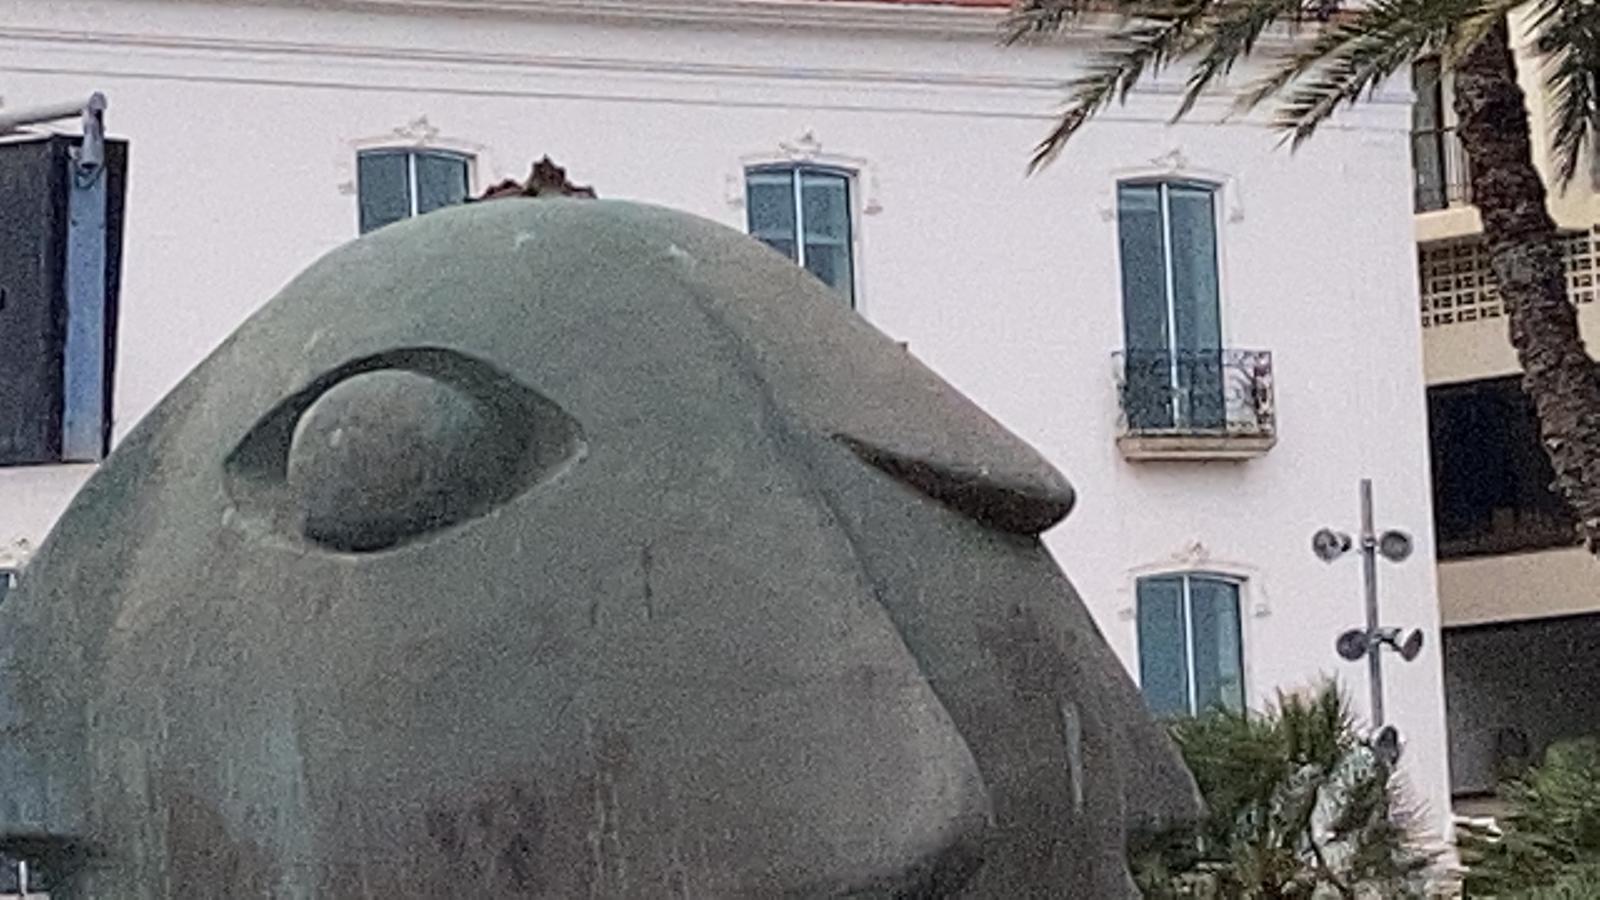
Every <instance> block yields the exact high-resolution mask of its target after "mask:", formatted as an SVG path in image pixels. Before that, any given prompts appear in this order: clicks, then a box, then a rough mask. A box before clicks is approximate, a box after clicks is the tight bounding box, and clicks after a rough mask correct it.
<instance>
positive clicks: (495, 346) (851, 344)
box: [201, 199, 1068, 493]
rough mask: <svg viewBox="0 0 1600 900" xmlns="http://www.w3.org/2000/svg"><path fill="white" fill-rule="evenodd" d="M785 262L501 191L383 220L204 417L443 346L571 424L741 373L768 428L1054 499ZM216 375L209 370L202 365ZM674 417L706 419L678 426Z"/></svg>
mask: <svg viewBox="0 0 1600 900" xmlns="http://www.w3.org/2000/svg"><path fill="white" fill-rule="evenodd" d="M827 290H828V289H827V288H826V287H824V286H823V285H822V284H821V283H820V282H817V281H816V280H815V279H813V278H812V277H811V276H810V275H809V274H807V273H805V272H804V271H803V270H801V269H799V268H798V267H796V266H794V265H793V264H792V263H791V262H789V261H788V260H785V259H783V258H782V257H781V256H779V255H778V254H776V253H774V252H772V251H770V250H769V249H767V248H765V247H763V246H762V245H760V244H758V243H756V242H755V241H753V240H751V239H749V238H748V237H746V236H744V235H742V234H739V233H737V232H735V231H733V230H731V229H727V228H724V227H722V226H719V225H716V224H714V223H711V222H708V221H705V220H702V219H698V218H696V217H693V216H689V215H685V214H681V213H676V212H671V211H667V210H663V209H658V208H653V207H647V206H641V205H637V204H629V203H619V202H610V201H563V200H547V199H546V200H526V201H523V200H503V201H496V202H494V203H484V204H474V205H470V206H467V207H463V208H459V209H453V210H447V211H442V212H438V213H433V214H430V215H428V216H425V217H420V218H418V219H415V220H412V221H408V222H403V223H400V224H397V225H394V226H390V227H388V228H385V229H383V230H381V231H379V232H376V233H374V234H372V235H369V236H368V237H366V238H364V239H362V240H360V241H357V242H355V243H353V244H351V245H348V246H347V247H345V248H342V249H340V250H338V251H336V252H334V253H332V254H330V255H329V256H328V257H326V258H324V259H323V260H322V261H320V262H319V263H318V264H316V265H315V266H313V267H312V268H311V269H310V270H308V271H307V272H306V273H305V274H304V275H302V276H301V277H300V278H298V279H296V280H295V281H294V282H292V283H291V284H290V285H289V286H288V287H287V288H285V290H284V291H283V292H282V293H281V294H280V295H279V297H278V298H276V299H275V300H274V301H272V302H271V303H270V304H268V305H267V307H265V308H264V309H263V310H262V311H261V312H260V313H259V314H257V315H256V316H255V317H253V318H252V319H251V320H250V321H249V322H248V323H246V325H245V326H244V327H242V328H241V329H240V330H239V332H238V333H237V334H236V335H235V337H234V338H233V339H231V340H230V341H229V343H228V344H226V345H224V347H223V348H222V349H221V350H220V351H219V352H218V354H216V356H214V357H213V359H212V360H210V361H208V364H207V366H206V367H205V368H203V369H202V377H201V381H202V382H210V381H212V380H215V381H216V383H217V384H221V385H225V387H226V394H227V407H228V410H227V411H224V414H223V416H222V419H219V420H216V421H217V422H218V424H222V422H223V421H224V420H227V422H226V424H227V428H228V429H231V430H232V431H233V432H234V433H235V434H239V433H242V429H243V428H246V427H248V426H249V423H248V422H245V421H243V420H241V421H237V422H235V421H231V420H230V419H229V413H230V412H233V411H236V412H237V413H238V415H239V416H247V415H249V414H259V411H261V410H263V409H266V408H269V407H270V406H272V405H273V404H276V403H278V402H281V400H282V399H283V397H284V396H285V395H286V394H287V393H289V392H291V391H293V390H298V389H301V388H302V387H303V386H305V385H307V384H310V383H312V382H314V381H315V380H316V379H318V378H320V377H323V376H325V375H326V374H327V373H328V372H329V371H333V370H335V369H337V368H338V367H340V366H344V365H347V364H349V363H350V362H351V361H352V360H355V359H360V358H363V357H367V356H372V355H375V354H382V353H387V352H391V351H394V350H397V349H405V348H417V347H442V348H448V349H450V350H452V351H456V352H460V353H463V354H466V355H467V356H470V357H473V358H476V359H481V360H483V361H485V362H486V363H488V364H489V365H491V366H494V367H496V368H497V369H499V370H501V371H503V372H505V373H506V374H507V375H508V376H509V377H511V378H514V379H516V380H518V381H520V382H522V383H524V384H526V385H528V386H530V387H531V388H533V389H535V390H537V391H539V392H541V393H543V394H544V395H546V396H547V397H549V398H551V399H552V400H554V401H555V402H557V403H560V404H562V405H563V406H564V407H565V408H567V409H568V410H569V411H571V412H572V413H573V414H574V415H576V416H578V418H579V420H580V421H583V422H584V423H585V424H589V425H593V424H595V422H594V419H595V418H596V417H599V418H601V419H606V418H610V417H613V416H620V417H622V418H623V419H627V420H637V419H638V418H639V417H640V416H646V415H649V413H650V410H651V409H652V408H654V409H657V410H658V411H665V409H664V408H663V407H661V406H660V404H661V403H662V402H663V399H664V398H669V399H670V398H682V397H685V396H687V395H689V394H691V393H693V392H700V393H701V394H702V395H704V394H705V393H706V392H709V393H710V394H712V395H715V394H717V393H719V392H721V393H726V394H728V395H729V398H730V399H731V396H732V395H733V394H734V393H737V392H734V391H732V390H726V391H723V390H722V389H721V388H720V387H719V381H721V382H727V381H741V382H749V381H754V382H755V383H757V384H758V385H759V388H760V392H761V393H762V395H763V396H765V397H766V398H767V399H768V400H769V401H770V403H771V405H772V407H773V411H775V412H777V413H778V414H779V415H781V416H782V418H783V419H784V421H785V423H786V425H787V427H792V428H796V429H799V430H802V431H805V432H810V433H815V434H820V435H826V436H835V435H838V436H846V437H849V438H851V439H852V440H855V441H857V442H860V443H862V444H865V445H869V446H874V447H879V448H887V449H888V451H889V452H891V453H893V454H894V455H896V456H903V457H907V458H915V459H917V460H920V461H922V462H926V463H929V464H932V465H936V466H941V467H946V468H953V469H956V470H960V471H970V472H973V473H977V474H981V475H982V476H983V477H985V478H990V479H994V480H998V481H1000V482H1002V483H1007V484H1015V485H1017V486H1020V487H1022V488H1024V489H1036V490H1039V491H1045V492H1051V493H1061V492H1064V491H1067V490H1068V488H1067V486H1066V484H1065V482H1064V481H1063V480H1062V479H1061V476H1060V475H1059V474H1057V473H1056V472H1055V471H1054V470H1053V469H1052V468H1051V467H1050V466H1049V464H1048V463H1047V462H1045V461H1044V460H1043V459H1042V458H1041V457H1040V456H1039V455H1038V454H1037V453H1036V452H1035V451H1033V450H1032V449H1031V448H1030V447H1028V446H1027V445H1026V444H1024V443H1023V442H1022V441H1020V440H1018V439H1017V438H1016V437H1014V436H1013V435H1011V434H1010V433H1009V432H1007V431H1006V430H1005V429H1004V428H1002V427H1001V426H1000V425H998V424H997V423H996V422H994V420H992V419H991V418H989V417H988V416H987V415H986V414H984V413H983V412H982V411H980V410H979V409H978V408H977V407H976V406H975V405H973V404H972V403H971V402H969V401H968V400H967V399H966V398H965V397H963V396H962V395H961V394H959V393H958V392H957V391H955V390H954V389H952V388H951V387H950V386H949V385H948V384H946V383H945V382H943V381H942V380H941V379H939V378H938V377H937V376H935V375H934V374H933V373H932V372H930V371H929V370H928V369H926V368H924V367H923V366H922V365H920V364H919V363H918V362H916V361H915V360H914V359H913V358H912V357H911V356H910V355H909V354H907V353H905V352H904V351H903V350H901V349H900V348H898V347H896V346H895V345H894V344H893V343H892V342H891V341H890V340H888V339H887V338H886V337H885V336H884V335H883V334H881V333H880V332H878V331H877V330H876V329H874V328H873V327H872V326H870V325H869V324H867V322H866V321H865V320H863V319H862V318H861V317H860V316H859V315H857V314H856V313H854V312H853V311H851V310H849V309H847V308H845V307H844V305H843V304H840V303H838V302H837V301H836V300H834V298H832V297H831V296H830V295H828V294H827ZM218 368H221V369H223V370H225V373H226V374H224V373H223V372H218V371H216V369H218ZM683 424H684V425H685V426H686V427H697V425H709V424H710V423H695V422H685V423H683Z"/></svg>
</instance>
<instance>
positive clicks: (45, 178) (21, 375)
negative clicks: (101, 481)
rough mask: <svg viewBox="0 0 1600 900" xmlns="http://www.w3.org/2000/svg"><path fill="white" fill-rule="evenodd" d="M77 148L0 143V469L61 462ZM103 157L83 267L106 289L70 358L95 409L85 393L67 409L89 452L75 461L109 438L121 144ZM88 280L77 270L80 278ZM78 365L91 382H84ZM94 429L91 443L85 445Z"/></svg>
mask: <svg viewBox="0 0 1600 900" xmlns="http://www.w3.org/2000/svg"><path fill="white" fill-rule="evenodd" d="M78 143H79V139H78V138H76V137H67V136H60V135H53V136H43V137H38V138H23V139H9V140H4V141H0V465H25V464H30V463H51V462H60V461H61V460H62V459H63V440H62V438H63V431H62V425H63V417H64V414H65V412H66V403H67V398H66V396H65V386H66V382H67V378H66V370H67V368H68V360H67V359H66V355H65V354H66V352H67V346H68V339H67V326H68V310H69V298H68V296H67V279H68V277H69V276H68V268H69V267H68V255H69V254H68V246H69V229H70V227H71V226H70V222H69V208H70V207H69V204H70V202H71V201H70V197H71V192H72V180H71V179H72V178H73V176H74V162H73V160H72V150H73V147H75V146H76V145H77V144H78ZM105 157H106V166H105V170H104V172H103V173H102V174H101V176H100V177H101V178H103V179H104V192H103V195H102V196H103V202H104V209H105V215H104V217H103V220H100V221H96V222H95V223H94V227H95V232H94V233H95V234H96V235H97V237H96V240H99V239H100V238H99V237H98V235H99V234H100V233H101V232H100V230H101V229H103V235H104V237H103V239H104V241H105V248H104V254H103V256H101V255H99V254H96V264H95V265H94V266H93V267H91V268H93V269H94V270H95V271H97V272H99V273H100V276H101V277H104V279H105V289H104V292H103V294H101V295H100V296H99V297H98V298H97V302H96V304H95V305H94V308H93V309H91V310H88V312H87V314H89V315H92V316H93V318H94V320H95V321H94V323H92V324H93V327H91V328H88V329H81V328H80V332H81V333H84V334H85V335H86V336H87V337H88V338H89V343H88V344H80V345H79V347H78V349H77V351H76V354H75V358H74V359H73V360H72V364H73V366H74V367H76V368H75V371H76V372H77V373H78V377H79V379H80V382H81V383H87V384H89V385H90V386H91V387H92V388H93V391H92V393H97V394H99V395H100V396H99V398H98V399H99V401H100V402H99V409H95V408H94V401H95V398H94V397H93V396H92V394H91V395H90V396H89V397H86V398H84V399H83V401H81V402H80V403H79V404H77V406H76V407H75V414H76V415H77V416H78V417H79V420H80V421H85V422H87V423H88V424H89V427H90V440H88V441H87V442H85V441H81V440H80V442H79V443H80V444H88V445H91V446H87V447H80V448H78V450H77V451H76V452H75V454H74V459H76V460H81V461H92V460H94V459H98V458H99V457H100V456H101V455H102V454H103V453H104V452H105V451H106V450H107V449H109V442H110V436H111V379H112V370H113V365H112V362H113V356H114V350H115V346H116V320H117V295H118V288H119V285H120V280H121V279H120V270H121V262H122V258H121V256H122V254H121V249H122V227H121V226H122V208H123V198H124V191H125V184H126V181H125V174H126V171H127V170H126V166H127V146H126V144H125V143H124V142H121V141H107V142H106V152H105ZM79 268H80V269H83V267H82V266H80V267H79ZM94 274H95V273H94V272H90V271H89V270H87V269H84V270H83V271H80V273H79V277H80V278H81V277H84V276H85V275H89V276H93V275H94ZM86 366H87V367H89V369H91V370H98V371H97V372H96V373H95V374H97V376H98V377H91V378H90V379H89V380H88V381H87V382H82V378H83V372H84V371H85V369H84V367H86ZM85 404H88V406H87V408H84V405H85ZM85 417H87V418H85ZM96 433H98V435H97V436H98V437H99V438H100V441H99V446H98V447H96V446H92V445H93V444H94V443H95V442H94V440H93V438H94V437H95V436H96Z"/></svg>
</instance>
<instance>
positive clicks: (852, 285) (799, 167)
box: [740, 160, 862, 312]
mask: <svg viewBox="0 0 1600 900" xmlns="http://www.w3.org/2000/svg"><path fill="white" fill-rule="evenodd" d="M807 172H810V173H813V174H818V175H826V176H831V177H835V178H838V179H840V180H841V181H843V182H844V189H845V216H844V222H845V227H846V228H847V229H848V231H849V233H848V234H847V235H846V236H845V241H844V248H845V250H846V252H847V253H848V261H849V264H850V276H849V279H848V282H847V284H848V288H849V293H848V294H847V295H846V297H845V299H846V300H847V302H848V303H849V306H850V309H852V310H855V311H856V312H861V308H862V303H861V210H862V203H861V170H860V169H859V168H856V167H852V166H848V165H844V164H839V163H829V162H820V161H811V160H767V161H750V162H746V163H745V164H744V165H743V166H742V174H741V185H740V187H741V191H742V195H743V198H744V207H745V214H744V231H745V233H746V234H748V235H750V236H751V237H755V238H756V239H757V240H760V238H759V237H756V234H755V229H754V227H753V226H754V223H753V222H752V221H751V215H752V211H751V209H750V203H749V196H750V178H751V176H752V175H771V174H786V175H788V176H789V181H790V197H791V202H792V203H793V204H794V207H793V208H794V242H795V255H794V256H793V257H789V259H790V261H791V262H793V263H794V264H795V265H797V266H799V267H800V268H802V269H804V268H806V263H805V244H806V240H805V214H804V184H803V182H804V174H805V173H807ZM762 243H765V241H763V242H762ZM769 246H770V245H769ZM774 252H777V251H776V249H774ZM807 272H810V270H809V269H807ZM813 277H816V276H815V275H813ZM817 280H819V281H821V279H820V278H819V279H817ZM824 283H826V282H824ZM828 286H829V288H831V289H833V290H839V288H838V287H837V286H835V285H828Z"/></svg>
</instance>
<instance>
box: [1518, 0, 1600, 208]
mask: <svg viewBox="0 0 1600 900" xmlns="http://www.w3.org/2000/svg"><path fill="white" fill-rule="evenodd" d="M1532 30H1533V32H1534V49H1535V51H1536V52H1537V53H1538V54H1539V56H1540V57H1541V62H1542V64H1543V74H1544V81H1545V87H1546V90H1547V92H1548V94H1549V98H1550V105H1551V108H1552V116H1551V133H1550V144H1551V149H1552V150H1553V151H1554V153H1555V162H1556V175H1557V177H1559V178H1560V180H1561V182H1562V183H1563V184H1566V183H1568V182H1570V181H1571V180H1572V178H1573V176H1574V175H1575V174H1576V173H1577V170H1578V162H1579V160H1580V159H1581V158H1582V156H1583V150H1584V147H1585V146H1586V145H1587V144H1588V142H1589V141H1590V140H1591V139H1592V136H1593V135H1594V133H1595V130H1596V128H1600V98H1597V96H1596V84H1595V72H1596V69H1597V67H1600V10H1596V9H1595V7H1594V5H1593V4H1591V3H1572V2H1560V0H1541V2H1540V3H1539V5H1538V6H1537V7H1536V8H1535V10H1534V15H1533V22H1532Z"/></svg>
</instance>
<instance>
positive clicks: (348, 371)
mask: <svg viewBox="0 0 1600 900" xmlns="http://www.w3.org/2000/svg"><path fill="white" fill-rule="evenodd" d="M582 449H583V440H582V432H581V429H580V428H579V427H578V424H577V422H576V421H575V420H573V419H572V417H571V416H569V415H567V414H566V412H564V411H563V410H562V409H561V408H560V407H559V406H557V405H556V404H555V403H553V402H551V401H550V400H548V399H546V398H545V397H543V396H541V395H539V394H538V393H537V392H535V391H533V390H531V389H529V388H527V387H526V386H524V385H521V384H518V383H516V382H514V381H512V380H511V379H510V378H509V377H508V376H506V375H504V374H502V373H500V372H498V371H495V370H494V369H492V368H490V367H489V366H488V365H486V364H484V363H482V362H479V361H477V360H473V359H469V358H467V357H464V356H461V355H460V354H455V353H452V352H450V351H444V350H408V351H395V352H392V353H388V354H382V355H379V356H376V357H369V358H366V359H363V360H359V361H357V362H355V363H351V364H349V365H347V366H343V367H341V368H340V369H338V370H336V371H334V372H332V373H329V374H328V375H326V376H324V377H323V378H320V379H318V380H317V381H316V382H315V383H313V384H312V385H311V386H310V387H308V388H306V389H305V390H303V391H301V392H300V393H298V394H296V395H295V396H293V397H291V398H289V399H288V400H286V401H284V402H283V403H282V404H280V405H279V406H278V407H276V408H275V409H274V410H272V412H270V413H268V414H267V415H266V416H265V417H263V418H262V420H261V422H260V423H258V424H257V425H256V427H255V428H253V429H252V430H251V432H250V434H249V435H248V436H246V438H245V439H244V440H243V441H242V442H240V444H239V446H238V448H237V449H235V451H234V452H233V454H232V455H231V456H230V457H229V460H228V464H227V469H228V476H229V478H228V484H229V490H230V493H231V494H232V495H233V498H234V501H235V508H236V509H237V510H239V511H240V512H242V513H243V514H244V515H246V516H247V517H254V518H258V519H264V520H266V521H267V522H268V523H269V525H270V526H271V527H273V528H274V529H276V530H278V531H280V532H287V533H289V534H290V535H291V536H294V537H298V538H301V539H303V540H305V541H308V542H310V543H311V544H313V545H317V546H321V547H324V548H326V549H329V550H335V551H340V552H347V553H365V552H373V551H377V550H383V549H387V548H390V547H394V546H397V545H399V544H402V543H405V542H407V541H410V540H415V539H417V538H420V537H422V536H424V535H428V534H432V533H434V532H437V531H440V530H442V529H445V528H448V527H450V526H452V525H457V524H460V523H462V522H465V521H468V520H470V519H473V518H476V517H478V516H481V515H483V514H484V513H487V512H488V511H490V510H491V509H493V508H495V507H496V506H499V505H500V504H502V503H504V502H506V501H507V500H509V499H511V498H512V497H514V496H516V495H517V494H519V493H521V492H522V491H524V490H526V489H527V488H529V487H532V486H533V485H536V484H538V483H541V482H543V481H546V480H548V478H549V477H551V476H553V475H554V474H556V473H557V472H559V471H560V470H561V469H562V468H564V466H565V465H566V464H567V463H569V462H571V461H573V460H575V459H577V458H578V457H579V456H580V455H581V452H582Z"/></svg>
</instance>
